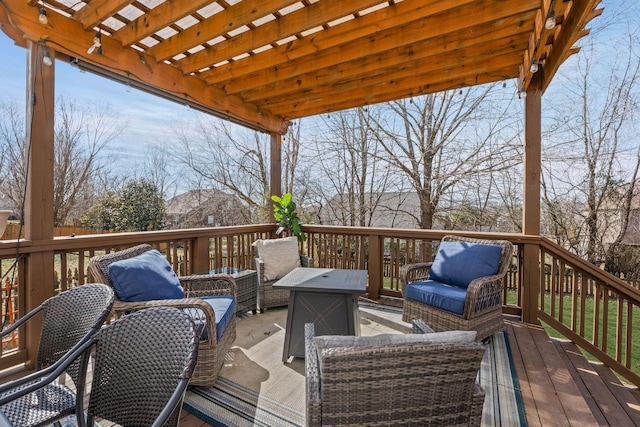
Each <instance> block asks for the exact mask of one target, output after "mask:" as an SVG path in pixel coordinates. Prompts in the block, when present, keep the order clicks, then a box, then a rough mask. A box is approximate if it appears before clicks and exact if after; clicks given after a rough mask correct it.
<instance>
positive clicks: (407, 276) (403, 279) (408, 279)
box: [400, 262, 433, 296]
mask: <svg viewBox="0 0 640 427" xmlns="http://www.w3.org/2000/svg"><path fill="white" fill-rule="evenodd" d="M432 264H433V263H432V262H421V263H417V264H405V265H403V266H402V267H400V283H401V284H402V295H403V296H404V288H405V287H406V286H407V285H408V284H409V283H413V282H419V281H421V280H427V277H428V276H429V270H430V269H431V265H432Z"/></svg>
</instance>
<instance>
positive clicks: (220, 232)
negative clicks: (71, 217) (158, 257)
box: [0, 224, 276, 257]
mask: <svg viewBox="0 0 640 427" xmlns="http://www.w3.org/2000/svg"><path fill="white" fill-rule="evenodd" d="M275 229H276V226H275V224H255V225H241V226H229V227H205V228H189V229H181V230H160V231H144V232H138V233H109V234H87V235H81V236H74V237H71V236H63V237H54V238H53V239H49V240H37V241H33V240H26V239H21V240H20V253H34V252H42V251H50V250H52V249H53V250H73V249H77V248H78V247H82V248H83V249H98V248H104V247H109V246H126V245H137V244H139V243H140V242H147V243H154V242H163V241H167V240H182V239H193V238H197V237H225V236H229V235H234V234H247V233H270V232H272V231H275ZM17 242H18V241H17V240H8V241H3V242H0V256H4V257H11V256H14V255H15V251H16V244H17Z"/></svg>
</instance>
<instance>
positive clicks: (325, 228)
mask: <svg viewBox="0 0 640 427" xmlns="http://www.w3.org/2000/svg"><path fill="white" fill-rule="evenodd" d="M302 229H303V231H305V232H309V233H318V234H320V233H327V234H344V235H378V236H382V237H396V238H406V239H425V240H440V239H442V237H444V236H446V235H454V236H468V237H475V238H479V239H504V240H509V241H510V242H512V243H532V244H538V243H539V242H540V237H539V236H527V235H523V234H517V233H493V232H478V231H454V230H421V229H415V228H375V227H350V226H335V225H330V226H329V225H303V226H302Z"/></svg>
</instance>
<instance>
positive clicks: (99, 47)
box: [87, 30, 102, 55]
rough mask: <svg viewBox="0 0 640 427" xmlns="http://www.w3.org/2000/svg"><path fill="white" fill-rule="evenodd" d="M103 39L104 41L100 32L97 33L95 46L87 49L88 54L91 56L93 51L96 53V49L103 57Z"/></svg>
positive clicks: (94, 40) (94, 38)
mask: <svg viewBox="0 0 640 427" xmlns="http://www.w3.org/2000/svg"><path fill="white" fill-rule="evenodd" d="M101 39H102V34H100V31H99V30H98V31H96V35H95V36H94V37H93V44H92V45H91V46H90V47H89V49H87V53H88V54H89V55H91V54H92V53H93V51H95V50H96V49H98V54H99V55H102V43H101Z"/></svg>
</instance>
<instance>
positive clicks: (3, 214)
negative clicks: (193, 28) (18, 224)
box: [0, 209, 11, 239]
mask: <svg viewBox="0 0 640 427" xmlns="http://www.w3.org/2000/svg"><path fill="white" fill-rule="evenodd" d="M9 215H11V211H9V210H2V209H0V239H2V235H3V234H4V230H5V228H7V220H8V219H9Z"/></svg>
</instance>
